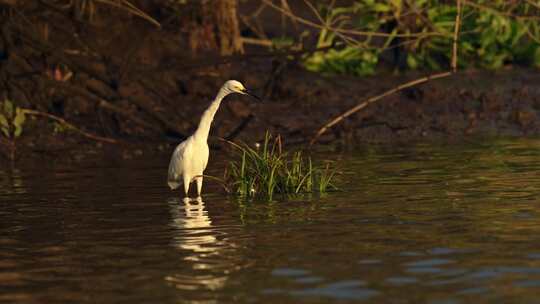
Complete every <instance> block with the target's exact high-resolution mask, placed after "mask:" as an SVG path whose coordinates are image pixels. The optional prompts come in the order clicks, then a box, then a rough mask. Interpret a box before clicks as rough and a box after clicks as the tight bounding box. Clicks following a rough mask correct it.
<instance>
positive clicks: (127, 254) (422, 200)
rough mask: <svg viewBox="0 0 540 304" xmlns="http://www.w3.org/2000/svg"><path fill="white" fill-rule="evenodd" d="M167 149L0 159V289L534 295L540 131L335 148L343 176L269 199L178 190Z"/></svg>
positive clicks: (301, 298) (71, 295)
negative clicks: (250, 200)
mask: <svg viewBox="0 0 540 304" xmlns="http://www.w3.org/2000/svg"><path fill="white" fill-rule="evenodd" d="M167 157H168V156H164V159H163V160H160V161H156V160H146V159H140V160H137V161H136V162H135V161H131V162H130V163H126V164H123V165H120V166H117V167H112V168H111V167H107V168H103V167H99V166H91V167H88V166H86V167H83V166H80V167H77V166H70V167H66V166H54V165H51V164H37V165H32V166H29V167H21V168H18V169H2V170H1V171H0V218H1V222H0V248H1V249H0V302H2V303H3V302H5V303H217V302H219V303H231V302H233V301H237V302H242V303H246V302H247V303H249V302H252V303H261V302H266V303H339V302H365V303H440V304H443V303H444V304H447V303H540V217H539V215H540V141H538V140H513V141H496V142H489V143H481V144H474V145H453V146H430V145H416V146H413V147H400V148H393V149H392V148H376V147H372V148H364V149H363V150H361V151H358V152H354V153H345V154H344V155H342V156H336V155H334V156H333V157H339V158H340V159H341V164H342V165H343V167H344V168H345V175H344V176H343V177H342V179H343V182H345V184H344V186H343V187H342V188H343V191H342V192H337V193H331V194H328V195H326V196H322V197H318V196H314V197H304V198H295V199H290V200H287V201H282V202H276V203H271V204H261V203H255V204H247V205H246V204H238V203H237V202H235V201H234V200H233V199H230V198H228V197H226V196H223V195H222V194H220V193H221V192H220V190H219V188H218V186H217V185H215V184H212V183H210V182H207V184H206V185H205V189H204V190H206V193H207V195H206V196H204V198H203V200H204V202H190V203H188V204H186V203H184V202H183V201H182V200H181V199H180V198H179V195H178V193H176V194H173V193H171V192H169V190H168V189H167V188H166V185H165V183H164V177H165V171H166V165H167V164H166V161H167V159H166V158H167ZM211 166H213V167H214V168H215V167H216V162H215V161H214V162H212V161H211ZM210 173H214V174H216V175H217V174H219V170H215V169H214V172H210Z"/></svg>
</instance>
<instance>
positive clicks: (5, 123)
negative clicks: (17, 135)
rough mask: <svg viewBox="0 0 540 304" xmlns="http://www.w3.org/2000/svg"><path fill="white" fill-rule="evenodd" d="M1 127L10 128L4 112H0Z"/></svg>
mask: <svg viewBox="0 0 540 304" xmlns="http://www.w3.org/2000/svg"><path fill="white" fill-rule="evenodd" d="M0 127H2V128H8V127H9V125H8V121H7V119H6V117H5V116H4V115H3V114H0Z"/></svg>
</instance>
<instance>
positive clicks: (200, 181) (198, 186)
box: [196, 176, 203, 197]
mask: <svg viewBox="0 0 540 304" xmlns="http://www.w3.org/2000/svg"><path fill="white" fill-rule="evenodd" d="M196 181H197V195H198V196H199V197H201V191H202V182H203V177H202V176H198V177H197V178H196Z"/></svg>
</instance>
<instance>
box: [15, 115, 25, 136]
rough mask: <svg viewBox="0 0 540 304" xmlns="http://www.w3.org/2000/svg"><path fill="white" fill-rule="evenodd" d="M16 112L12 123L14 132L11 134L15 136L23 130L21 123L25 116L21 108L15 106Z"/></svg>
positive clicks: (19, 134)
mask: <svg viewBox="0 0 540 304" xmlns="http://www.w3.org/2000/svg"><path fill="white" fill-rule="evenodd" d="M16 113H17V114H16V115H15V118H14V119H13V125H14V126H15V133H14V134H13V135H15V138H17V137H19V136H21V134H22V131H23V125H24V122H25V121H26V117H25V115H24V111H23V110H21V109H20V108H17V109H16Z"/></svg>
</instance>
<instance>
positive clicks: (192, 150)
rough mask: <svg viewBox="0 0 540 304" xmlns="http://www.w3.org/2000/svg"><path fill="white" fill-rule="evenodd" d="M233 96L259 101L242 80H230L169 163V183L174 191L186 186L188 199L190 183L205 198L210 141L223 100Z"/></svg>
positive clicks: (185, 191)
mask: <svg viewBox="0 0 540 304" xmlns="http://www.w3.org/2000/svg"><path fill="white" fill-rule="evenodd" d="M231 93H240V94H247V95H250V96H253V97H255V98H257V99H259V98H258V97H256V96H255V95H253V94H251V93H250V92H249V91H248V90H247V89H246V88H245V87H244V85H242V84H241V83H240V82H239V81H236V80H229V81H227V82H225V84H223V86H222V87H221V89H220V90H219V92H218V94H217V96H216V98H215V99H214V101H213V102H212V103H211V104H210V106H209V107H208V109H206V111H204V113H203V115H202V117H201V121H200V123H199V126H198V128H197V130H196V131H195V133H193V135H191V136H190V137H188V138H187V139H186V140H184V141H183V142H182V143H180V144H179V145H178V146H177V147H176V149H174V152H173V154H172V157H171V162H170V163H169V175H168V180H167V183H168V184H169V187H170V188H171V190H174V189H177V188H178V187H180V185H181V184H184V193H185V195H186V197H187V196H188V192H189V185H190V183H191V182H193V181H196V182H197V195H198V196H201V191H202V183H203V173H204V170H205V169H206V165H207V164H208V157H209V154H210V151H209V149H208V142H207V141H208V133H209V132H210V126H211V124H212V120H213V119H214V115H215V114H216V112H217V110H218V109H219V105H220V104H221V101H222V100H223V98H225V96H227V95H229V94H231Z"/></svg>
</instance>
